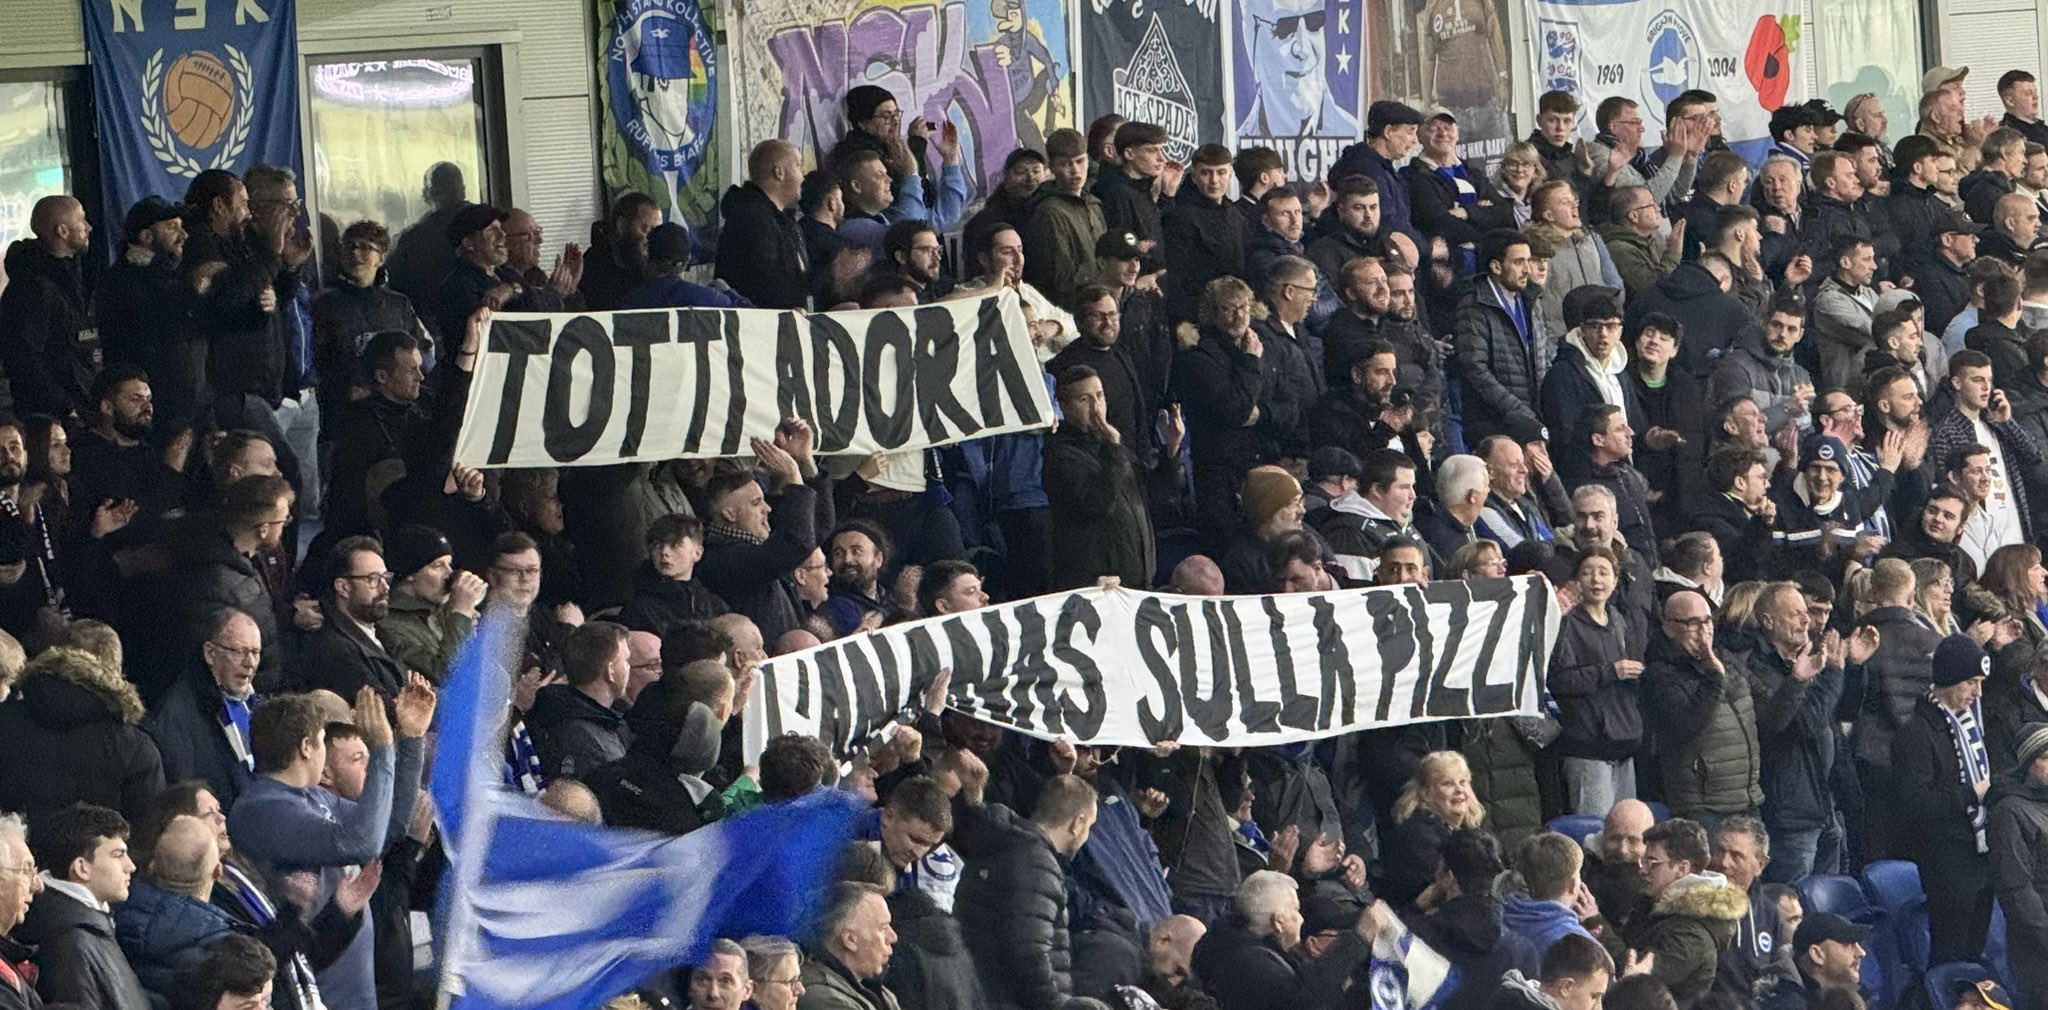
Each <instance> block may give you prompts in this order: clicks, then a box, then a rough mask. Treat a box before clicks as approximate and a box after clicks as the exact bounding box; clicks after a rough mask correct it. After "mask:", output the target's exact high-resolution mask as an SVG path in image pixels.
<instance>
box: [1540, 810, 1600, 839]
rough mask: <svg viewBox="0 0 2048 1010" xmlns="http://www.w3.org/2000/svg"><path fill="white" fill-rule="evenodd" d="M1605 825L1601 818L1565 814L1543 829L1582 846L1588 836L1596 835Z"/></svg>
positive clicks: (1552, 820)
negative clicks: (1547, 829)
mask: <svg viewBox="0 0 2048 1010" xmlns="http://www.w3.org/2000/svg"><path fill="white" fill-rule="evenodd" d="M1605 823H1606V822H1605V820H1604V819H1603V818H1600V817H1595V816H1594V815H1592V814H1566V815H1564V816H1563V817H1554V818H1552V819H1551V821H1550V823H1549V824H1546V825H1544V827H1546V828H1549V829H1550V830H1552V831H1555V832H1557V833H1558V834H1560V835H1563V836H1565V837H1566V838H1569V839H1571V840H1572V841H1574V842H1579V843H1582V844H1583V843H1584V842H1585V840H1586V837H1587V836H1588V835H1592V834H1595V833H1597V832H1598V831H1599V830H1600V828H1601V827H1602V826H1603V825H1604V824H1605Z"/></svg>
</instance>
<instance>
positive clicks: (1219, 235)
mask: <svg viewBox="0 0 2048 1010" xmlns="http://www.w3.org/2000/svg"><path fill="white" fill-rule="evenodd" d="M1188 176H1189V178H1190V179H1191V180H1192V181H1193V182H1194V185H1193V186H1183V187H1181V190H1180V192H1179V193H1178V194H1176V195H1175V196H1174V198H1173V201H1172V202H1171V203H1168V204H1166V205H1165V206H1164V207H1162V208H1161V210H1162V213H1163V220H1162V223H1161V229H1162V231H1161V234H1162V235H1163V239H1162V242H1161V244H1162V245H1164V246H1165V247H1166V248H1165V250H1164V253H1165V262H1166V310H1167V312H1168V313H1169V314H1170V315H1171V316H1172V317H1173V319H1174V320H1176V321H1186V320H1190V319H1194V318H1195V317H1196V316H1197V315H1198V314H1199V311H1200V307H1201V302H1202V298H1203V292H1205V291H1206V290H1207V289H1208V286H1209V282H1210V281H1213V280H1215V279H1217V278H1218V277H1224V276H1231V277H1242V276H1244V254H1245V234H1246V232H1247V231H1248V230H1249V229H1248V228H1247V227H1246V225H1245V220H1244V216H1243V215H1241V214H1239V213H1238V212H1237V209H1236V208H1235V207H1233V206H1232V205H1231V203H1230V201H1229V195H1230V149H1229V148H1227V147H1224V146H1223V145H1221V144H1204V145H1202V146H1201V147H1199V148H1196V149H1195V153H1194V157H1193V159H1192V164H1190V165H1189V167H1188Z"/></svg>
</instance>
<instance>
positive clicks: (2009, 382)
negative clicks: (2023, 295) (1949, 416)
mask: <svg viewBox="0 0 2048 1010" xmlns="http://www.w3.org/2000/svg"><path fill="white" fill-rule="evenodd" d="M2019 327H2020V279H2019V278H2018V277H2016V276H2013V275H2012V274H2009V273H2003V272H2001V273H1999V274H1996V275H1994V276H1991V277H1987V278H1985V279H1984V286H1983V296H1982V304H1981V305H1980V306H1979V307H1978V309H1977V325H1975V326H1972V327H1970V328H1969V329H1968V330H1966V331H1964V332H1963V346H1964V347H1967V348H1969V349H1970V350H1973V351H1981V352H1983V353H1984V355H1985V356H1987V357H1989V358H1990V359H1991V380H1992V382H1993V383H1995V384H1997V385H1998V387H1999V388H2001V389H2011V388H2012V387H2013V386H2014V385H2015V384H2016V383H2017V382H2019V381H2021V380H2024V379H2026V378H2028V374H2027V372H2028V369H2027V364H2026V350H2025V345H2024V340H2025V338H2024V337H2022V336H2021V335H2020V331H2019Z"/></svg>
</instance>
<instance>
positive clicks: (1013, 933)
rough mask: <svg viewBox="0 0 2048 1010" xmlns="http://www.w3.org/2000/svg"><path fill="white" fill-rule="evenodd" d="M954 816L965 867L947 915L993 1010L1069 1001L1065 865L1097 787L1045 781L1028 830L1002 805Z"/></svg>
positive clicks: (1083, 836) (1043, 1009)
mask: <svg viewBox="0 0 2048 1010" xmlns="http://www.w3.org/2000/svg"><path fill="white" fill-rule="evenodd" d="M954 807H955V809H954V836H953V847H954V848H955V849H958V850H959V852H960V854H961V856H962V857H963V858H964V859H965V860H966V866H965V867H964V869H963V870H962V872H961V875H960V888H959V890H958V891H957V892H956V893H955V898H954V905H953V908H954V914H956V915H958V916H959V917H960V920H961V923H960V924H961V926H962V932H963V934H964V935H965V936H966V938H967V947H968V950H969V951H971V952H972V953H973V954H974V961H975V966H976V967H977V968H979V969H980V971H981V980H982V986H983V987H984V988H985V989H986V990H987V991H988V994H989V999H990V1002H991V1003H992V1004H993V1005H994V1006H997V1007H1004V1008H1007V1007H1019V1008H1023V1010H1053V1008H1055V1007H1058V1006H1060V1005H1061V1004H1063V1003H1064V1002H1065V1001H1066V998H1067V997H1069V996H1071V995H1073V980H1072V977H1071V972H1072V970H1073V950H1072V944H1071V941H1070V940H1069V938H1068V935H1067V883H1066V864H1067V862H1068V861H1069V860H1072V859H1073V858H1074V854H1075V853H1077V852H1079V851H1081V846H1083V845H1085V844H1087V842H1088V833H1089V831H1090V830H1092V829H1093V828H1094V827H1095V787H1094V786H1091V785H1089V784H1088V783H1087V782H1085V781H1083V780H1082V779H1081V778H1079V777H1078V776H1074V775H1058V776H1054V777H1053V778H1051V779H1048V780H1047V781H1046V783H1045V787H1044V788H1043V789H1041V790H1040V791H1039V794H1038V803H1037V805H1036V806H1034V807H1033V808H1032V812H1031V819H1030V820H1028V821H1027V820H1024V819H1022V818H1020V817H1018V816H1017V815H1016V814H1015V813H1013V812H1011V811H1010V809H1009V808H1008V807H1005V806H1003V805H1002V804H1000V803H991V804H983V805H981V806H971V805H968V804H967V803H966V802H965V801H964V800H959V799H956V800H955V803H954Z"/></svg>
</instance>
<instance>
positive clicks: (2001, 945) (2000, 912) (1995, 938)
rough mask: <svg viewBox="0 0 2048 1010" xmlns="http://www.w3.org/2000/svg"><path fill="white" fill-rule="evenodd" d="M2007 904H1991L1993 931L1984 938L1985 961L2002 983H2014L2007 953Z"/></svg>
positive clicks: (2005, 984)
mask: <svg viewBox="0 0 2048 1010" xmlns="http://www.w3.org/2000/svg"><path fill="white" fill-rule="evenodd" d="M2005 943H2006V941H2005V906H2003V905H2000V904H1998V903H1996V902H1993V903H1992V905H1991V932H1990V933H1988V934H1986V935H1985V938H1984V963H1985V964H1987V965H1989V966H1990V967H1991V975H1992V977H1993V978H1996V979H1997V980H1998V983H1999V984H2000V985H2004V986H2011V985H2012V962H2011V960H2010V959H2009V958H2008V956H2007V954H2006V945H2005Z"/></svg>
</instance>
